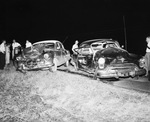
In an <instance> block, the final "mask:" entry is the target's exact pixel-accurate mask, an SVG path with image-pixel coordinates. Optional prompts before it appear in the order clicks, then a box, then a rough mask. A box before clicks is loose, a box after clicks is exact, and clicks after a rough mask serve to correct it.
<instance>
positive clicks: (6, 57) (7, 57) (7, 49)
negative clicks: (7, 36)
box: [5, 44, 10, 67]
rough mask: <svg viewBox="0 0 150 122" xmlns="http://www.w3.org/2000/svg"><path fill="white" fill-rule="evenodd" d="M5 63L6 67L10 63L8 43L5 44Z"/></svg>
mask: <svg viewBox="0 0 150 122" xmlns="http://www.w3.org/2000/svg"><path fill="white" fill-rule="evenodd" d="M5 52H6V53H5V54H6V55H5V60H6V61H5V63H6V67H7V66H8V65H9V64H10V44H6V50H5Z"/></svg>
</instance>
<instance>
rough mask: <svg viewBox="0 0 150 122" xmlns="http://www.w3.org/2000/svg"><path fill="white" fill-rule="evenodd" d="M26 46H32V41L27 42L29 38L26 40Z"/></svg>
mask: <svg viewBox="0 0 150 122" xmlns="http://www.w3.org/2000/svg"><path fill="white" fill-rule="evenodd" d="M28 47H32V43H31V42H29V40H26V48H28Z"/></svg>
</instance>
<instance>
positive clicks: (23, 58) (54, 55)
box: [15, 40, 70, 72]
mask: <svg viewBox="0 0 150 122" xmlns="http://www.w3.org/2000/svg"><path fill="white" fill-rule="evenodd" d="M69 60H70V52H69V51H68V50H66V49H65V48H64V46H63V44H62V43H61V42H60V41H58V40H45V41H39V42H36V43H33V46H32V47H29V48H25V49H23V50H22V52H21V54H19V55H18V56H16V58H15V67H16V69H17V70H19V71H22V72H26V71H29V70H39V69H41V70H43V69H49V70H50V71H52V72H55V71H57V68H58V67H59V66H61V65H65V66H68V64H69Z"/></svg>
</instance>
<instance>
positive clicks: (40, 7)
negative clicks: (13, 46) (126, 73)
mask: <svg viewBox="0 0 150 122" xmlns="http://www.w3.org/2000/svg"><path fill="white" fill-rule="evenodd" d="M149 3H150V2H148V0H91V1H88V0H59V1H58V0H53V2H52V0H2V1H1V3H0V11H1V12H0V15H1V19H0V39H6V41H8V42H11V41H12V39H16V40H17V41H18V42H20V43H22V44H23V45H24V43H25V40H26V39H29V40H30V41H31V42H36V41H40V40H45V39H58V40H60V41H61V42H64V39H66V40H65V42H64V46H65V47H66V48H68V49H70V48H71V46H72V44H73V43H74V41H75V39H78V40H79V41H80V42H82V41H84V40H86V39H92V38H113V39H117V40H118V41H119V42H120V44H121V45H122V44H123V45H124V40H125V35H124V26H123V16H124V17H125V25H126V38H127V49H128V51H129V52H133V53H139V54H144V53H145V47H146V42H145V38H146V36H149V34H150V10H149V5H150V4H149Z"/></svg>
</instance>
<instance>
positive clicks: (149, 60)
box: [145, 36, 150, 80]
mask: <svg viewBox="0 0 150 122" xmlns="http://www.w3.org/2000/svg"><path fill="white" fill-rule="evenodd" d="M146 42H147V48H146V54H145V59H146V67H145V68H146V76H148V77H149V80H150V36H149V37H147V38H146Z"/></svg>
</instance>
